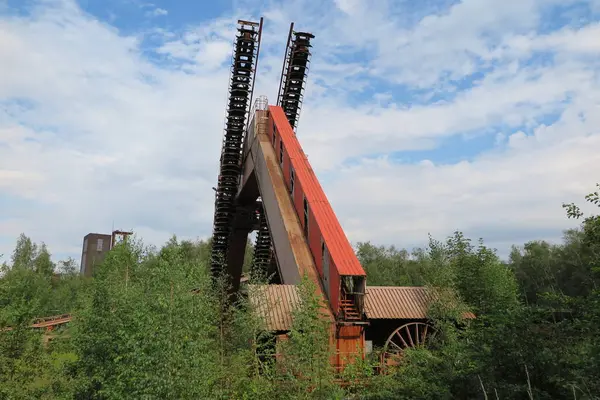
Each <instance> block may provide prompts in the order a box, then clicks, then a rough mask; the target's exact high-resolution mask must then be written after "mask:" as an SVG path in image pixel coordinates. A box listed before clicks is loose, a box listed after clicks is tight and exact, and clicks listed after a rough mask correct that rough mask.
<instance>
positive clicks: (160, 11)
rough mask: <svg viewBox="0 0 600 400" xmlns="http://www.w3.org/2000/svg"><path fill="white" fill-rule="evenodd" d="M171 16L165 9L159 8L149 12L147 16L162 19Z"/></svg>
mask: <svg viewBox="0 0 600 400" xmlns="http://www.w3.org/2000/svg"><path fill="white" fill-rule="evenodd" d="M167 14H169V12H168V11H167V10H165V9H164V8H160V7H157V8H155V9H154V10H152V11H149V12H148V13H147V14H146V15H148V16H151V17H160V16H162V15H167Z"/></svg>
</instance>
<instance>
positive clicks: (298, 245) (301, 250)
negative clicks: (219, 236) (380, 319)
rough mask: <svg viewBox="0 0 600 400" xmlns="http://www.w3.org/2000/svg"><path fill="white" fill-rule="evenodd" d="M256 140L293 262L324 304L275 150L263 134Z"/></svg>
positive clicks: (310, 256)
mask: <svg viewBox="0 0 600 400" xmlns="http://www.w3.org/2000/svg"><path fill="white" fill-rule="evenodd" d="M257 139H258V141H259V148H258V149H257V150H258V151H260V152H262V155H263V157H264V160H265V163H266V167H267V170H268V175H269V178H270V181H271V182H270V183H271V185H272V187H273V191H274V194H275V199H276V201H277V204H278V205H279V210H280V212H281V215H282V218H283V223H284V227H285V230H286V233H287V235H288V241H289V243H290V246H291V248H292V253H293V256H294V260H295V261H296V266H297V268H298V272H299V274H300V276H303V275H304V274H306V275H308V277H309V278H310V279H311V281H312V282H314V283H315V284H316V287H317V292H318V294H319V296H320V297H321V298H322V299H323V301H324V302H325V294H324V291H323V288H322V285H321V280H320V278H319V275H318V272H317V268H316V265H315V263H314V260H313V257H312V254H311V252H310V249H309V246H308V242H307V241H306V239H305V238H304V233H303V231H302V227H301V225H300V220H299V219H298V216H297V214H296V210H295V208H294V205H293V204H292V202H291V199H290V196H289V194H288V189H287V187H286V185H285V182H284V179H283V174H282V171H281V168H280V166H279V161H278V160H277V156H276V154H275V149H274V148H273V145H272V144H271V140H270V138H269V137H268V135H266V134H265V133H262V132H260V133H259V134H258V135H257ZM325 303H326V302H325ZM324 311H325V310H324ZM325 314H326V316H327V317H328V318H330V319H331V320H333V319H334V318H333V314H332V312H331V310H330V308H329V307H328V306H327V312H325Z"/></svg>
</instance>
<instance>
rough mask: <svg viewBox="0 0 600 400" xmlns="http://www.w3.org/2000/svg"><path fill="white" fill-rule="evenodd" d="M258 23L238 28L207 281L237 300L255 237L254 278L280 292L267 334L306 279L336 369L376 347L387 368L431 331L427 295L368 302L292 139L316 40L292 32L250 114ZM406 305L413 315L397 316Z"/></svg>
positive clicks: (358, 269) (392, 293) (355, 264)
mask: <svg viewBox="0 0 600 400" xmlns="http://www.w3.org/2000/svg"><path fill="white" fill-rule="evenodd" d="M262 23H263V20H262V19H261V20H260V22H248V21H238V25H239V27H238V34H237V36H236V40H235V42H234V51H233V57H232V67H231V80H230V96H229V101H228V105H227V117H226V121H227V122H226V127H225V134H224V139H223V147H222V154H221V165H220V175H219V178H218V184H217V188H216V196H215V216H214V225H213V239H212V240H213V241H212V243H213V247H212V257H211V271H212V274H213V276H214V277H215V278H217V277H222V276H225V277H226V278H228V280H229V283H230V285H231V292H232V294H235V293H236V292H238V291H239V288H240V280H241V275H242V266H243V261H244V254H245V248H246V243H247V240H248V235H249V233H250V232H252V231H255V230H256V231H257V239H256V245H255V248H254V260H253V266H252V271H251V275H252V274H254V275H260V276H270V277H271V280H270V282H269V283H270V285H277V286H278V289H281V290H267V291H266V293H267V295H268V296H270V298H269V299H268V301H266V303H269V304H271V300H278V301H282V302H283V303H284V305H283V307H282V308H280V309H279V311H281V312H279V311H277V310H275V311H277V312H275V313H273V312H271V311H272V310H271V311H270V310H263V311H262V312H263V316H265V318H266V319H267V321H266V322H267V324H266V326H267V327H270V328H268V329H274V330H273V332H274V334H276V335H279V336H282V335H283V336H282V337H281V338H282V339H284V337H285V331H286V327H287V329H289V324H287V325H286V323H283V321H288V318H287V317H286V316H285V315H283V314H285V313H286V312H288V313H289V310H291V309H292V308H293V303H295V300H294V298H295V297H294V296H295V295H294V290H295V285H297V284H298V283H300V281H301V278H302V277H303V276H308V277H309V279H310V280H311V281H312V282H314V283H315V284H316V287H317V291H318V295H319V296H321V298H322V299H323V300H324V304H325V305H326V306H325V307H324V308H325V309H324V310H323V317H324V318H326V319H328V320H329V321H330V323H331V325H330V326H331V330H330V332H331V335H330V338H331V344H332V346H333V347H334V348H335V350H336V351H335V357H334V359H332V364H333V365H334V366H335V367H336V369H337V370H338V371H339V370H341V369H343V368H344V366H345V365H346V364H347V363H348V362H351V358H352V357H355V356H358V357H363V356H364V355H365V352H366V347H372V345H374V344H376V345H380V346H382V347H383V348H384V351H383V353H384V356H383V358H384V359H382V362H385V363H386V364H388V365H389V364H393V360H392V362H387V361H386V360H385V358H386V356H385V354H388V355H390V354H391V355H393V354H396V353H398V352H400V353H401V352H402V349H403V348H405V347H409V346H418V345H422V344H424V343H425V342H426V340H425V339H426V337H427V335H429V334H430V333H431V332H433V328H432V327H430V326H428V325H427V321H426V319H427V318H426V314H427V310H426V309H427V304H428V301H429V300H427V299H428V298H429V297H431V296H429V295H427V294H426V291H425V290H424V288H417V290H397V289H402V288H389V287H382V288H379V289H380V290H377V288H372V289H374V290H372V293H373V294H372V296H371V300H372V301H371V302H370V303H369V298H368V296H367V293H368V288H367V285H366V273H365V271H364V270H363V268H362V266H361V265H360V262H359V261H358V259H357V257H356V255H355V253H354V250H353V248H352V246H351V245H350V243H349V241H348V239H347V237H346V235H345V234H344V231H343V230H342V227H341V225H340V223H339V221H338V220H337V218H336V216H335V213H334V211H333V209H332V207H331V205H330V204H329V201H328V200H327V197H326V196H325V193H324V191H323V189H322V187H321V185H320V184H319V180H318V179H317V177H316V175H315V173H314V171H313V169H312V168H311V166H310V163H309V162H308V159H307V157H306V155H305V154H304V151H303V150H302V146H301V145H300V142H299V141H298V138H297V136H296V133H295V128H296V126H297V125H298V121H299V115H300V109H301V105H302V102H303V91H304V87H305V83H306V77H307V74H308V66H309V62H310V56H311V52H310V50H311V47H312V46H311V40H312V39H314V35H312V34H311V33H307V32H296V31H294V29H293V27H294V24H293V23H292V24H291V26H290V32H289V35H288V40H287V45H286V50H285V58H284V63H283V67H282V73H281V79H280V85H279V93H278V98H277V104H276V105H268V101H267V99H266V97H264V96H261V97H259V98H258V99H257V100H256V102H255V104H254V106H253V108H252V109H250V104H251V100H252V93H253V91H254V76H255V74H256V66H257V63H258V55H259V49H260V40H261V32H262ZM270 285H269V286H270ZM421 300H423V301H421ZM286 302H287V303H286ZM273 304H276V302H273ZM263 305H264V304H263ZM366 305H368V306H367V307H366ZM406 305H409V306H412V307H408V309H411V310H412V312H409V313H406V312H398V310H405V309H407V307H404V306H406ZM260 306H261V305H260V304H259V307H260ZM263 308H264V307H263ZM284 310H287V311H284ZM382 310H383V312H382ZM269 315H270V316H271V317H268V316H269ZM269 318H275V319H279V321H273V320H271V321H269ZM274 327H277V329H275V328H274ZM398 343H401V345H400V346H399V345H398ZM367 344H368V346H367ZM398 349H399V350H398ZM387 358H388V359H389V358H390V357H387ZM392 358H393V357H392ZM388 361H389V360H388Z"/></svg>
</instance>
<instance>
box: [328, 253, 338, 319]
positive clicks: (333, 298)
mask: <svg viewBox="0 0 600 400" xmlns="http://www.w3.org/2000/svg"><path fill="white" fill-rule="evenodd" d="M329 265H330V267H329V304H331V309H332V310H333V312H334V314H337V312H338V311H339V306H340V288H341V280H340V274H339V273H338V270H337V269H336V268H335V266H334V265H333V262H332V260H331V255H330V256H329Z"/></svg>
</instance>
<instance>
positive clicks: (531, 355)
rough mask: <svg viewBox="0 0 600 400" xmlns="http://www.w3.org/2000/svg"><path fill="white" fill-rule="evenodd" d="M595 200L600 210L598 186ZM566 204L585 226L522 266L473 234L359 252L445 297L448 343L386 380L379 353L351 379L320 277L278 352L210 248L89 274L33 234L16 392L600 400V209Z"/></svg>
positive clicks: (25, 259)
mask: <svg viewBox="0 0 600 400" xmlns="http://www.w3.org/2000/svg"><path fill="white" fill-rule="evenodd" d="M586 200H587V201H588V202H590V203H592V204H596V205H600V204H599V203H600V200H599V196H598V193H592V194H590V195H589V196H587V197H586ZM564 208H565V209H566V211H567V215H568V216H569V217H571V218H580V219H581V226H580V228H578V229H575V230H571V231H568V232H566V233H565V236H564V241H563V243H561V244H549V243H546V242H540V241H533V242H529V243H526V244H524V245H523V246H521V247H516V246H515V247H513V249H512V251H511V253H510V257H509V259H508V260H507V261H502V260H501V259H499V257H498V256H497V255H496V254H495V252H494V251H493V250H491V249H489V248H487V247H486V246H485V245H484V244H483V242H482V241H479V242H478V243H476V244H473V243H471V241H470V240H469V239H467V238H465V237H464V236H463V235H462V234H461V233H460V232H456V233H455V234H454V235H453V236H451V237H450V238H448V239H447V240H446V241H444V242H439V241H436V240H433V239H430V242H429V245H428V247H427V248H425V249H417V250H415V251H413V252H410V253H409V252H408V251H405V250H398V249H396V248H393V247H390V248H385V247H377V246H374V245H372V244H370V243H359V244H357V254H358V256H359V259H360V260H361V263H362V264H363V266H364V267H365V269H366V271H367V274H368V283H369V285H411V286H413V285H415V286H423V285H427V286H429V287H431V288H432V290H436V291H437V292H438V294H439V301H438V302H436V303H435V304H433V305H432V307H431V310H430V311H431V312H430V314H431V318H432V323H433V324H434V325H435V327H436V329H437V331H438V332H439V335H438V338H439V340H438V341H437V342H435V343H434V346H432V347H430V348H427V349H422V348H418V349H411V350H409V351H407V352H406V353H405V357H404V358H403V361H402V363H401V364H400V365H399V366H398V368H397V369H395V370H390V371H389V373H388V374H387V375H375V374H374V373H373V370H374V369H373V366H374V365H376V364H377V360H376V357H375V356H374V355H373V357H368V358H367V359H366V360H361V361H360V362H357V363H356V364H355V365H353V366H352V367H351V368H348V369H346V371H344V375H343V380H344V381H345V382H347V383H348V384H347V385H344V386H340V385H339V384H338V382H339V380H338V379H337V377H336V376H335V374H334V371H333V370H332V369H331V367H330V365H329V362H328V360H329V356H330V349H329V348H328V347H327V343H328V340H327V338H328V334H329V333H328V328H327V324H325V323H324V322H323V321H322V320H321V319H319V317H318V308H319V301H318V299H317V298H316V297H315V296H314V288H313V287H312V284H311V282H309V281H305V282H303V283H302V285H300V295H301V303H302V307H300V308H299V309H298V310H297V311H296V313H295V316H294V317H295V318H294V326H293V327H292V331H291V332H290V337H289V340H287V341H285V342H283V344H279V345H278V346H276V350H275V348H274V347H273V345H272V341H271V340H270V338H269V336H268V335H266V334H265V333H264V330H263V329H261V322H260V321H259V320H258V319H257V318H255V316H254V314H253V313H251V312H249V311H248V310H249V309H251V305H250V304H249V303H247V302H246V301H245V300H243V299H240V300H239V304H238V306H237V307H227V306H225V305H224V304H225V302H224V299H225V297H226V295H225V293H226V287H224V285H211V284H210V281H209V277H208V269H207V262H208V256H209V247H210V244H209V243H206V242H202V241H200V242H195V243H192V242H187V241H183V242H181V241H178V240H177V239H176V238H173V239H171V240H170V241H169V242H167V243H166V244H165V245H164V246H163V247H162V248H161V249H154V248H146V247H144V246H143V245H142V244H141V243H139V242H136V241H130V242H129V243H127V244H120V245H118V246H117V247H116V248H115V249H113V250H112V251H111V252H110V253H109V254H108V256H107V258H106V259H105V260H104V262H103V263H102V264H101V266H100V267H99V268H98V269H97V272H96V273H95V274H94V276H93V277H92V278H84V277H82V276H81V275H79V274H78V273H77V271H76V268H75V263H74V262H73V260H67V261H64V262H60V263H59V265H55V264H54V263H53V262H52V261H51V257H50V253H49V251H48V249H47V248H46V246H45V245H44V244H41V245H37V244H35V243H33V242H32V241H31V240H30V239H29V238H28V237H26V236H25V235H21V236H20V237H19V238H18V240H17V245H16V247H15V250H14V252H13V254H12V257H11V259H10V262H9V263H5V264H3V266H2V271H1V274H2V276H1V277H0V398H2V399H4V398H6V399H33V398H35V399H40V398H41V399H57V398H58V399H60V398H64V399H122V398H144V399H154V398H156V399H163V398H177V399H187V398H189V399H192V398H193V399H196V398H203V399H204V398H206V399H230V398H236V399H238V398H239V399H279V398H286V399H288V398H289V399H305V398H306V399H308V398H313V399H314V398H319V399H341V398H357V399H358V398H363V399H414V398H419V399H452V398H461V399H463V398H464V399H469V398H472V399H475V398H494V399H496V398H499V399H557V398H573V399H598V398H600V367H599V366H600V340H598V337H600V288H599V284H600V267H599V266H600V216H596V215H592V216H587V217H585V216H584V215H583V214H582V213H581V211H580V210H579V208H578V207H577V206H575V205H574V204H569V205H564ZM247 261H249V257H247ZM192 289H194V290H193V291H192ZM467 310H468V311H472V312H474V313H476V315H477V318H476V319H475V320H464V319H462V316H463V313H464V311H467ZM61 313H71V314H72V315H73V320H72V322H71V323H70V324H68V325H63V326H61V327H59V328H57V329H56V330H55V331H53V332H51V333H50V334H48V333H45V332H41V331H39V330H34V329H31V328H29V327H28V326H29V325H30V324H31V322H32V320H33V319H34V318H36V317H41V316H48V315H56V314H61ZM457 322H458V323H457ZM8 327H10V328H11V329H10V330H9V329H7V328H8ZM49 338H50V339H52V340H51V341H49V342H48V339H49ZM275 351H277V353H278V354H279V356H280V357H281V362H279V363H277V364H276V363H274V362H273V353H274V352H275Z"/></svg>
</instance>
